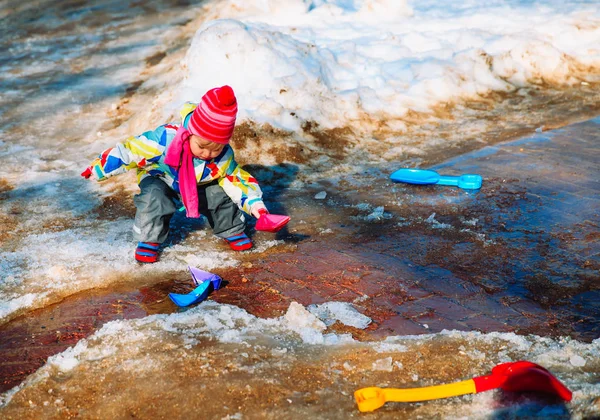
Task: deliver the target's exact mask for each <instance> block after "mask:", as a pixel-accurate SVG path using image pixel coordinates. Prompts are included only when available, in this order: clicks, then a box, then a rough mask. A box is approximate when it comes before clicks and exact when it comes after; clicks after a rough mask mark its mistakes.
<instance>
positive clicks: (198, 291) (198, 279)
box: [169, 267, 221, 307]
mask: <svg viewBox="0 0 600 420" xmlns="http://www.w3.org/2000/svg"><path fill="white" fill-rule="evenodd" d="M188 268H189V270H190V274H191V275H192V281H193V282H194V284H195V285H196V286H197V287H196V288H195V289H194V290H192V291H191V292H190V293H188V294H185V295H183V294H179V293H169V298H170V299H171V300H172V301H173V302H174V303H175V305H177V306H182V307H183V306H190V305H192V304H194V303H198V302H202V301H203V300H204V299H206V298H207V297H208V295H209V294H210V292H212V291H213V290H218V289H219V288H220V287H221V277H219V276H217V275H216V274H213V273H209V272H208V271H202V270H199V269H197V268H194V267H188Z"/></svg>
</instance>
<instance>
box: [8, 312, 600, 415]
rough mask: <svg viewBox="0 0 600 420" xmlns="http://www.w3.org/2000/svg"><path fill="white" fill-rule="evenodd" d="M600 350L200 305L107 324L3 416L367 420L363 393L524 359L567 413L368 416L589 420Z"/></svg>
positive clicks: (538, 399) (444, 406) (475, 401)
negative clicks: (359, 330) (378, 332)
mask: <svg viewBox="0 0 600 420" xmlns="http://www.w3.org/2000/svg"><path fill="white" fill-rule="evenodd" d="M319 315H320V316H323V311H321V312H319ZM324 320H325V322H329V321H330V320H328V319H327V317H325V318H324ZM354 321H357V322H361V321H364V320H363V319H362V318H360V316H357V318H355V319H354ZM345 322H353V318H352V316H351V315H348V314H346V318H345ZM599 350H600V341H599V340H596V341H594V342H592V343H591V344H582V343H579V342H576V341H571V340H568V339H565V340H552V339H549V338H541V337H531V339H528V338H525V337H520V336H517V335H514V334H501V333H492V334H487V335H482V334H479V333H475V332H471V333H458V332H442V333H440V334H435V335H424V336H418V337H417V336H404V337H400V336H397V337H389V338H387V339H386V340H385V341H382V342H377V343H375V342H365V343H359V342H356V341H354V340H353V339H352V338H351V336H350V335H343V334H342V335H336V334H331V333H327V332H326V326H325V323H324V322H323V321H321V320H319V319H318V318H316V317H315V316H314V315H312V314H311V313H310V312H308V311H307V310H306V309H305V308H304V307H303V306H301V305H299V304H295V303H293V304H292V305H290V308H289V309H288V311H287V313H286V314H285V315H284V316H282V317H279V318H270V319H260V318H256V317H254V316H251V315H249V314H248V313H247V312H245V311H243V310H242V309H239V308H237V307H234V306H230V305H222V304H217V303H213V302H205V303H203V304H201V305H199V306H197V307H195V308H193V309H190V310H188V311H186V312H184V313H180V314H171V315H152V316H148V317H145V318H142V319H137V320H127V321H113V322H110V323H108V324H106V325H105V326H104V327H103V328H102V329H100V330H99V331H98V332H96V333H95V334H94V335H93V336H91V337H89V338H88V339H84V340H81V341H80V342H79V343H78V344H77V345H76V346H74V347H73V348H70V349H68V350H66V351H65V352H63V353H61V354H58V355H56V356H53V357H51V358H50V359H49V360H48V362H47V364H46V365H45V366H44V367H43V368H41V369H40V370H39V371H38V372H36V373H35V374H34V375H32V376H30V377H29V378H28V379H27V381H26V382H25V383H24V384H22V385H21V386H19V387H17V388H15V389H13V390H12V391H10V392H8V393H6V394H4V395H3V396H2V406H1V408H0V416H1V417H2V418H5V419H17V418H18V419H37V418H67V417H74V416H76V417H81V418H131V417H136V418H183V417H200V418H206V419H223V418H227V419H254V418H273V419H274V418H352V417H359V416H361V417H362V415H361V414H360V413H359V412H358V410H357V408H356V405H355V403H354V399H353V392H354V391H355V390H356V389H359V388H362V387H366V386H380V387H398V388H411V387H418V386H429V385H435V384H441V383H450V382H455V381H458V380H463V379H469V378H471V377H474V376H479V375H485V374H489V373H490V371H491V368H492V367H493V366H495V365H496V364H499V363H502V362H507V361H516V360H523V359H526V360H530V361H532V362H535V363H539V364H541V365H543V366H545V367H546V368H548V369H549V370H550V371H551V372H552V373H553V374H554V375H556V376H557V377H558V378H559V379H560V380H561V381H562V382H563V383H564V384H565V385H567V386H568V387H569V388H570V389H571V390H572V391H573V401H572V402H571V403H569V404H568V405H564V404H562V403H561V402H560V401H559V400H556V399H554V398H552V397H546V396H544V395H541V394H532V393H518V394H517V393H505V392H503V391H489V392H485V393H481V394H476V395H469V396H463V397H454V398H449V399H445V400H437V401H430V402H427V403H388V404H386V406H385V407H383V408H381V409H379V410H378V411H376V412H375V413H373V414H371V415H368V418H406V417H407V416H411V418H417V417H418V416H422V417H424V418H436V417H444V418H490V417H491V416H493V417H501V418H509V417H512V416H519V417H522V416H529V417H536V418H537V417H539V418H542V417H552V418H574V419H577V418H591V417H593V416H597V415H599V414H600V399H599V398H598V396H599V395H600V384H598V380H599V376H600V375H599V373H598V372H600V352H599Z"/></svg>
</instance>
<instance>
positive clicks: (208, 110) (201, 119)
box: [188, 85, 237, 144]
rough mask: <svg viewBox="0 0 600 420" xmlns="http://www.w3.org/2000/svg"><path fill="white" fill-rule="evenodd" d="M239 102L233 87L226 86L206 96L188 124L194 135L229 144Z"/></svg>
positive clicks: (215, 89) (212, 90)
mask: <svg viewBox="0 0 600 420" xmlns="http://www.w3.org/2000/svg"><path fill="white" fill-rule="evenodd" d="M236 115H237V101H236V99H235V94H234V93H233V89H231V87H229V86H227V85H225V86H221V87H218V88H214V89H211V90H209V91H208V92H206V93H205V94H204V96H203V97H202V100H201V101H200V103H199V104H198V107H197V108H196V109H195V110H194V113H193V114H192V116H191V118H190V122H189V124H188V129H189V131H190V132H191V133H192V134H195V135H197V136H200V137H202V138H203V139H204V140H209V141H214V142H215V143H221V144H227V143H229V140H231V136H233V128H234V127H235V117H236Z"/></svg>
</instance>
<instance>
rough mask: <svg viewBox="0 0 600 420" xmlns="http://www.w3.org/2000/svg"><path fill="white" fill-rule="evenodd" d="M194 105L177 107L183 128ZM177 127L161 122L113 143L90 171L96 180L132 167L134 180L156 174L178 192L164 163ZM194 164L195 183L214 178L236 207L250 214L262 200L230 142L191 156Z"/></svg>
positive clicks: (175, 177)
mask: <svg viewBox="0 0 600 420" xmlns="http://www.w3.org/2000/svg"><path fill="white" fill-rule="evenodd" d="M196 106H197V104H193V103H187V104H186V105H185V106H184V108H183V109H182V110H181V117H182V119H183V124H184V125H185V127H186V128H187V122H188V120H189V117H190V116H191V114H192V112H193V111H194V109H195V108H196ZM178 128H179V126H177V125H174V124H165V125H161V126H160V127H158V128H156V129H155V130H153V131H146V132H145V133H142V134H140V135H139V136H132V137H129V138H128V139H127V140H126V141H125V142H123V143H117V145H116V146H115V147H111V148H110V149H107V150H105V151H104V152H102V153H101V154H100V155H99V156H98V157H97V158H96V159H95V160H94V161H93V162H92V163H91V168H92V171H93V172H94V174H95V175H96V176H97V178H98V180H99V181H103V180H105V179H106V178H109V177H111V176H114V175H119V174H122V173H124V172H127V171H128V170H129V169H134V168H135V169H136V170H137V179H138V184H139V183H140V182H142V180H143V179H144V178H146V177H148V176H154V177H159V178H160V179H162V180H163V181H164V182H165V183H167V185H169V186H170V187H171V188H172V189H173V190H174V191H176V192H177V193H179V180H178V173H177V170H176V169H174V168H172V167H170V166H168V165H167V164H165V163H164V160H165V154H166V152H167V148H168V147H169V144H170V143H171V141H172V140H173V138H175V133H176V132H177V129H178ZM194 168H195V171H196V181H197V183H198V185H203V184H208V183H210V182H212V181H214V180H218V182H219V185H220V186H221V188H223V190H224V191H225V193H226V194H227V195H228V196H229V197H230V198H231V200H232V201H233V202H234V203H235V204H236V205H237V206H238V207H239V208H240V210H242V211H244V212H246V213H248V214H251V208H252V206H253V205H255V204H263V203H262V191H261V189H260V187H259V185H258V182H257V181H256V179H255V178H254V177H253V176H252V175H250V174H249V173H248V172H246V171H244V170H243V169H242V168H240V166H239V165H238V164H237V163H236V161H235V157H234V153H233V149H232V148H231V146H229V145H227V146H225V148H224V149H223V151H222V152H221V154H219V156H217V157H216V158H214V159H211V160H207V161H205V160H202V159H196V158H194Z"/></svg>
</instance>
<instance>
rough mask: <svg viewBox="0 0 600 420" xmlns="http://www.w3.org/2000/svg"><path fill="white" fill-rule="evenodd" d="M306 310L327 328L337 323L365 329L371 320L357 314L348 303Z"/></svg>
mask: <svg viewBox="0 0 600 420" xmlns="http://www.w3.org/2000/svg"><path fill="white" fill-rule="evenodd" d="M307 309H308V310H309V311H310V312H311V313H312V314H314V315H315V316H317V317H318V318H319V319H320V320H321V321H323V322H324V323H325V325H327V326H330V325H333V324H334V323H335V322H336V321H339V322H341V323H342V324H344V325H348V326H350V327H354V328H360V329H365V328H367V326H369V324H370V323H371V322H372V321H371V318H369V317H368V316H366V315H363V314H361V313H360V312H358V311H357V310H356V309H355V308H354V307H353V306H352V304H351V303H348V302H326V303H322V304H318V305H317V304H315V305H309V306H308V308H307Z"/></svg>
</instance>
